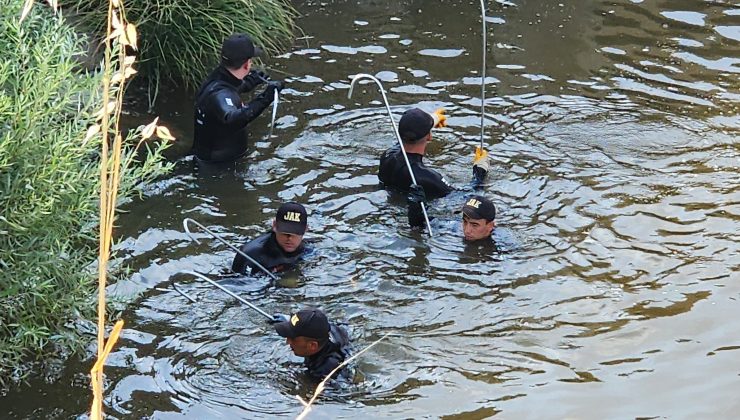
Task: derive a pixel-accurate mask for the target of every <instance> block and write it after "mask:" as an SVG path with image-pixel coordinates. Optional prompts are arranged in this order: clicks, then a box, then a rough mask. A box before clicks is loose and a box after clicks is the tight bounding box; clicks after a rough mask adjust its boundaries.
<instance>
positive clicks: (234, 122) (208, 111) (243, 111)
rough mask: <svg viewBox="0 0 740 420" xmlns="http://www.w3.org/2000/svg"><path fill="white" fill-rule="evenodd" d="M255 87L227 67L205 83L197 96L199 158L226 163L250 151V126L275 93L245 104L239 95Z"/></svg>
mask: <svg viewBox="0 0 740 420" xmlns="http://www.w3.org/2000/svg"><path fill="white" fill-rule="evenodd" d="M255 85H256V84H255V83H246V82H245V81H243V80H241V79H238V78H236V77H234V75H233V74H231V73H230V72H229V71H228V70H227V69H226V68H225V67H223V66H219V67H218V68H216V69H215V70H214V71H213V72H212V73H211V74H210V75H209V76H208V79H206V81H205V82H203V85H202V86H201V88H200V90H199V91H198V94H197V95H196V97H195V130H194V138H193V152H194V153H195V155H196V156H197V157H198V158H199V159H201V160H204V161H208V162H226V161H230V160H234V159H237V158H239V157H240V156H242V155H243V154H244V153H245V152H246V151H247V130H246V126H247V124H248V123H249V122H251V121H252V120H254V119H255V118H257V117H258V116H259V115H260V114H261V113H262V111H264V110H265V108H267V107H268V106H269V105H270V103H272V100H273V93H272V91H271V90H270V89H266V90H265V91H264V92H262V93H261V94H260V95H258V96H257V97H256V98H255V99H254V100H253V101H252V102H249V103H248V104H246V105H245V104H243V103H242V100H241V98H240V97H239V94H240V93H242V92H246V91H249V90H252V89H254V87H255Z"/></svg>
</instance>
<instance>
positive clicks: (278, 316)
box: [268, 314, 290, 324]
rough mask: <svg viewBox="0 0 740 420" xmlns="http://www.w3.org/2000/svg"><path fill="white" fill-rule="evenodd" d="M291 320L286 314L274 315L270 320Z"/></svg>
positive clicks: (275, 322)
mask: <svg viewBox="0 0 740 420" xmlns="http://www.w3.org/2000/svg"><path fill="white" fill-rule="evenodd" d="M287 321H290V318H288V315H285V314H275V315H273V316H272V321H268V322H269V323H270V324H277V323H278V322H287Z"/></svg>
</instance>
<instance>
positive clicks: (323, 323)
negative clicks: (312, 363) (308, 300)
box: [275, 308, 331, 357]
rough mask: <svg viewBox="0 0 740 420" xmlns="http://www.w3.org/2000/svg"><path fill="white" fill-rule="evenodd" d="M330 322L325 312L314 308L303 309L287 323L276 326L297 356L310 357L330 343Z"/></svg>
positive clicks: (276, 329)
mask: <svg viewBox="0 0 740 420" xmlns="http://www.w3.org/2000/svg"><path fill="white" fill-rule="evenodd" d="M330 328H331V327H330V326H329V320H328V319H327V318H326V315H324V313H323V312H321V311H320V310H318V309H314V308H305V309H302V310H300V311H298V312H296V313H294V314H292V315H291V316H290V318H289V319H288V320H287V321H283V322H279V323H277V324H275V331H277V333H278V334H280V336H281V337H285V340H286V342H287V343H288V345H290V349H291V350H293V354H295V355H296V356H302V357H309V356H313V355H314V354H316V353H318V352H319V351H321V349H322V348H323V347H324V346H325V345H326V343H327V342H328V341H329V330H330Z"/></svg>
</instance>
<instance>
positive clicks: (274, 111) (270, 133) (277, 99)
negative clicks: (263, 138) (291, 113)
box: [267, 89, 280, 140]
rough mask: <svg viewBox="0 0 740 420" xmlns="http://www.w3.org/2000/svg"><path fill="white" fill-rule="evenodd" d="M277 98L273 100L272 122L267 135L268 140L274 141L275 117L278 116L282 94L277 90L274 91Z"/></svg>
mask: <svg viewBox="0 0 740 420" xmlns="http://www.w3.org/2000/svg"><path fill="white" fill-rule="evenodd" d="M273 93H274V95H275V97H274V98H273V100H272V120H271V121H270V132H269V133H268V134H267V140H270V139H272V130H274V129H275V116H276V115H277V108H278V102H280V94H279V93H278V91H277V89H275V90H274V91H273Z"/></svg>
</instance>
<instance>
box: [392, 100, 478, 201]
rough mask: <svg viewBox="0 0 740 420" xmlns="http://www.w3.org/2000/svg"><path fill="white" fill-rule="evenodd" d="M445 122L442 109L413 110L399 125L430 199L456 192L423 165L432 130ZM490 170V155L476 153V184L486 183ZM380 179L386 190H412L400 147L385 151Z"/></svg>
mask: <svg viewBox="0 0 740 420" xmlns="http://www.w3.org/2000/svg"><path fill="white" fill-rule="evenodd" d="M445 120H446V117H445V116H444V115H443V114H442V113H441V110H438V111H436V112H435V113H434V114H429V113H427V112H425V111H422V110H421V109H419V108H411V109H409V110H408V111H406V112H404V113H403V116H401V121H399V122H398V134H399V135H400V136H401V141H402V142H403V150H404V151H405V152H406V156H408V159H409V164H410V165H411V168H412V169H413V171H414V177H415V178H416V183H417V185H419V187H421V189H423V193H424V196H425V197H424V198H425V199H429V200H433V199H435V198H440V197H444V196H446V195H447V194H449V193H451V192H452V191H454V190H455V188H453V187H452V186H451V185H450V184H449V183H447V181H446V180H445V179H444V177H443V176H442V175H440V174H439V172H437V171H435V170H433V169H430V168H427V167H426V165H424V162H422V159H423V158H424V154H425V153H426V148H427V144H429V142H430V141H431V139H432V128H436V127H444V124H445ZM488 167H489V164H488V155H487V154H486V153H485V152H479V153H476V158H475V159H474V161H473V176H474V183H481V182H482V181H483V179H484V178H485V176H486V173H487V172H488ZM378 178H379V179H380V182H381V183H383V185H384V186H386V187H390V188H392V189H395V190H398V191H401V192H409V191H410V190H411V175H410V174H409V170H408V167H407V166H406V162H405V160H404V158H403V152H402V151H401V148H400V147H399V146H398V145H396V146H394V147H392V148H390V149H388V150H386V151H385V153H383V155H382V156H381V157H380V169H379V171H378ZM411 192H414V191H411Z"/></svg>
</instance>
